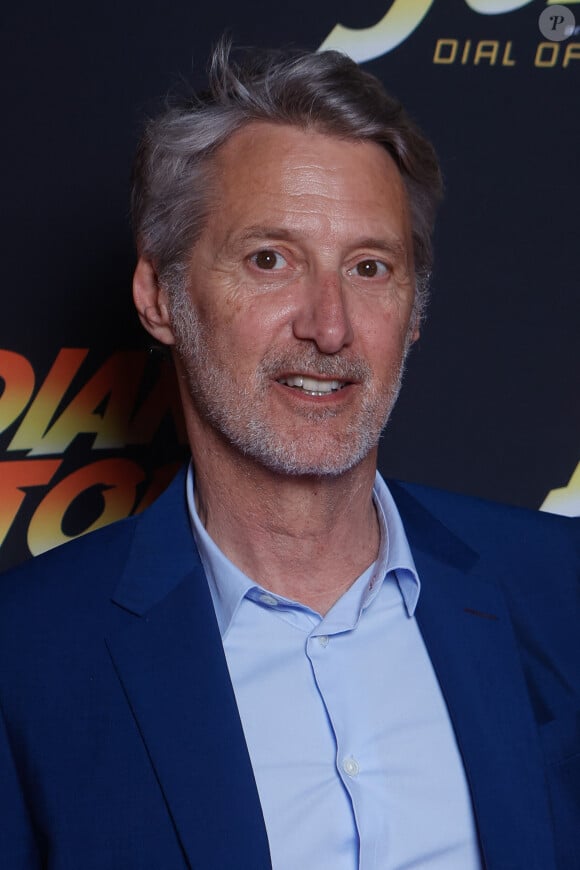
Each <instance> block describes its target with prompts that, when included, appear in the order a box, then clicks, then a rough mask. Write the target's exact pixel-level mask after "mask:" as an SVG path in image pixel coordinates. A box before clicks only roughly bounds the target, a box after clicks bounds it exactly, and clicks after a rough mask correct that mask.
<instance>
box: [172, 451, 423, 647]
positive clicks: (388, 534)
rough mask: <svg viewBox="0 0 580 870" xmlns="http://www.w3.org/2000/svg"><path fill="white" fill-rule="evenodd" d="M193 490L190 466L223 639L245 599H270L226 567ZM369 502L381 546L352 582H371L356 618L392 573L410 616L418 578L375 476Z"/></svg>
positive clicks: (190, 498) (196, 522) (200, 542)
mask: <svg viewBox="0 0 580 870" xmlns="http://www.w3.org/2000/svg"><path fill="white" fill-rule="evenodd" d="M194 486H195V484H194V473H193V464H192V463H191V464H190V466H189V470H188V473H187V483H186V492H187V505H188V509H189V517H190V521H191V529H192V532H193V537H194V539H195V543H196V544H197V548H198V550H199V555H200V558H201V561H202V564H203V567H204V570H205V573H206V577H207V580H208V585H209V589H210V593H211V597H212V601H213V605H214V609H215V612H216V617H217V621H218V626H219V630H220V634H221V636H222V639H223V638H224V636H225V634H226V632H227V630H228V628H229V626H230V625H231V622H232V620H233V619H234V617H235V615H236V612H237V610H238V608H239V606H240V604H241V602H242V600H243V599H244V598H245V597H248V596H249V597H252V598H255V597H256V596H257V597H259V596H260V595H264V594H265V595H269V594H270V593H268V591H267V590H265V589H263V588H262V587H261V586H259V585H258V584H257V583H255V582H254V581H253V580H251V579H250V578H249V577H248V576H247V575H246V574H244V573H243V571H241V570H240V569H239V568H237V567H236V566H235V565H234V564H233V563H232V562H230V560H229V559H228V558H227V556H226V555H225V554H224V553H223V552H222V551H221V550H220V548H219V547H218V546H217V544H216V543H215V541H214V540H213V539H212V538H211V537H210V536H209V535H208V533H207V532H206V530H205V528H204V525H203V523H202V521H201V519H200V518H199V514H198V512H197V508H196V506H195V498H194ZM373 500H374V503H375V508H376V511H377V517H378V520H379V526H380V533H381V543H380V548H379V554H378V557H377V560H376V562H375V563H374V564H373V565H371V566H370V567H369V568H367V570H366V571H365V572H364V573H363V574H362V575H361V577H360V578H358V579H357V580H356V581H355V583H358V581H359V580H362V578H363V577H365V578H366V577H368V578H369V579H368V583H367V584H366V589H365V591H364V593H363V595H362V597H361V604H360V612H361V613H362V611H363V610H364V609H365V608H366V607H368V606H369V604H370V603H371V602H372V600H373V599H374V598H375V596H376V595H377V594H378V591H379V589H380V588H381V586H382V583H383V581H384V579H385V577H386V576H387V575H388V574H390V573H391V572H392V573H393V574H394V576H395V578H396V581H397V583H398V586H399V589H400V592H401V595H402V598H403V601H404V603H405V607H406V610H407V614H408V616H413V614H414V612H415V608H416V606H417V601H418V599H419V592H420V582H419V577H418V575H417V570H416V568H415V563H414V561H413V556H412V554H411V549H410V547H409V543H408V541H407V536H406V534H405V529H404V527H403V522H402V520H401V517H400V514H399V511H398V510H397V507H396V505H395V502H394V500H393V497H392V495H391V493H390V492H389V488H388V486H387V484H386V483H385V481H384V480H383V478H382V477H381V475H380V474H379V473H378V472H377V474H376V478H375V484H374V487H373ZM353 585H354V584H353ZM351 588H352V587H351ZM250 593H251V594H250ZM249 594H250V595H249ZM345 594H348V593H345ZM278 597H280V596H278Z"/></svg>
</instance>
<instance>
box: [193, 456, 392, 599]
mask: <svg viewBox="0 0 580 870" xmlns="http://www.w3.org/2000/svg"><path fill="white" fill-rule="evenodd" d="M196 443H197V444H199V443H200V442H196V440H195V439H192V453H193V460H194V466H195V469H196V487H195V489H196V506H197V510H198V513H199V516H200V519H201V521H202V522H203V524H204V526H205V528H206V529H207V532H208V534H209V535H210V536H211V537H212V539H213V540H214V541H215V542H216V544H217V545H218V546H219V547H220V549H221V550H222V551H223V552H224V553H225V555H226V556H227V557H228V558H229V559H230V561H232V562H233V563H234V564H235V565H237V566H238V567H239V568H240V569H241V570H242V571H243V572H244V573H245V574H247V575H248V576H249V577H251V578H252V579H253V580H254V581H255V582H257V583H259V584H260V585H262V586H264V587H265V588H267V589H269V590H270V591H272V592H275V593H277V594H279V595H283V596H284V597H287V598H291V599H293V600H296V601H299V602H301V603H302V604H305V605H307V606H309V607H311V608H312V609H313V610H316V611H318V612H319V613H326V612H327V610H328V609H329V608H330V607H331V606H332V605H333V604H334V602H335V601H336V600H337V599H338V598H339V597H340V596H341V595H342V594H343V592H345V591H346V589H348V587H349V586H350V585H351V584H352V583H353V582H354V580H356V578H357V577H358V576H359V575H360V574H361V573H362V572H363V571H364V570H365V569H366V568H367V567H368V566H369V565H370V564H371V563H372V562H373V561H374V560H375V559H376V557H377V553H378V548H379V539H380V533H379V525H378V520H377V517H376V512H375V509H374V505H373V501H372V487H373V482H374V475H375V467H376V453H375V454H372V455H370V456H369V457H367V458H366V459H365V460H364V461H363V462H362V463H360V464H359V465H358V466H356V467H355V468H353V469H351V470H350V471H348V472H346V473H345V474H342V475H338V476H334V477H330V476H324V477H313V476H290V475H285V474H278V473H275V472H272V471H271V470H269V469H267V468H265V467H264V466H262V465H260V464H259V463H257V462H255V461H254V460H250V459H247V458H244V457H240V456H239V454H236V455H235V457H234V456H233V455H228V453H229V452H230V451H228V450H227V449H224V448H223V446H222V447H221V449H218V450H216V449H209V450H208V449H207V445H204V448H205V449H203V450H199V449H196ZM214 447H215V445H214Z"/></svg>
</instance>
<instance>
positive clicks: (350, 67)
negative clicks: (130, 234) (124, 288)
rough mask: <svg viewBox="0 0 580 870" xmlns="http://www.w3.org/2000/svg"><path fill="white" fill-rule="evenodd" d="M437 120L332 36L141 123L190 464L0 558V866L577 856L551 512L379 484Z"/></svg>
mask: <svg viewBox="0 0 580 870" xmlns="http://www.w3.org/2000/svg"><path fill="white" fill-rule="evenodd" d="M439 193H440V181H439V172H438V169H437V163H436V160H435V157H434V154H433V151H432V149H431V146H430V145H429V144H428V143H427V142H426V140H425V139H424V138H423V136H422V135H421V134H420V133H419V132H418V130H417V129H416V128H415V127H414V126H413V125H412V124H411V123H410V122H409V120H408V119H407V118H406V116H405V115H404V113H403V112H402V110H401V108H400V107H399V106H398V105H397V104H396V103H395V102H394V101H393V100H392V99H391V98H390V97H388V96H387V95H386V94H385V93H384V91H383V89H382V86H381V85H380V84H379V83H378V82H377V81H376V80H375V79H374V78H372V77H371V76H369V75H368V74H366V73H365V72H363V71H362V70H360V69H359V68H358V67H357V66H356V65H355V64H354V63H352V62H351V61H349V60H348V59H346V58H344V57H342V56H340V55H336V54H334V53H326V54H318V55H310V54H299V53H297V54H291V55H276V54H266V55H260V56H256V55H254V56H253V57H251V59H249V60H246V62H245V65H243V66H242V67H238V66H237V65H236V64H235V63H233V62H232V61H231V60H230V59H229V57H228V52H227V49H226V48H224V46H223V45H222V46H220V47H219V48H218V50H217V51H216V53H215V55H214V58H213V61H212V67H211V75H210V91H209V92H208V93H207V94H204V95H202V96H200V97H199V98H196V99H194V100H192V101H191V102H190V103H189V104H184V105H181V106H178V107H176V108H174V109H172V110H170V111H169V112H167V113H166V114H165V115H164V116H162V117H161V118H159V119H158V120H157V121H154V122H152V123H151V124H150V125H149V127H148V129H147V131H146V134H145V137H144V139H143V142H142V144H141V147H140V151H139V155H138V160H137V166H136V173H135V190H134V199H133V205H134V216H135V227H136V237H137V246H138V252H139V261H138V265H137V268H136V272H135V281H134V296H135V302H136V306H137V310H138V312H139V316H140V318H141V320H142V322H143V324H144V326H145V328H146V329H147V330H148V331H149V332H150V333H151V335H152V336H153V337H154V338H155V339H156V340H157V341H159V342H161V343H162V344H165V345H168V346H169V347H171V348H172V350H173V355H174V359H175V365H176V369H177V374H178V378H179V385H180V390H181V397H182V402H183V409H184V414H185V420H186V425H187V431H188V434H189V440H190V444H191V451H192V465H191V467H190V469H189V472H188V474H187V480H186V479H185V475H182V476H179V477H178V478H177V480H176V481H175V482H174V483H173V484H172V486H171V487H170V489H169V490H168V491H167V492H166V493H165V494H164V495H163V496H162V498H161V499H160V500H159V502H158V503H157V504H156V505H154V506H153V507H152V508H151V509H150V510H149V511H147V512H145V514H143V515H142V516H139V517H135V518H132V519H129V520H127V521H125V522H124V523H121V524H118V525H115V526H112V527H109V528H106V529H104V530H102V531H101V532H98V533H96V534H94V535H90V536H87V537H86V538H84V539H82V540H80V541H78V542H75V543H74V544H71V545H70V546H68V547H66V548H64V549H61V550H57V551H53V552H52V553H51V554H48V555H47V556H46V557H43V558H41V559H38V560H35V561H34V562H33V563H32V564H30V565H27V566H25V567H24V568H23V569H21V570H20V571H17V572H14V573H13V574H11V575H10V576H8V577H7V578H5V580H4V583H3V589H2V607H1V612H2V617H1V619H2V625H1V627H0V629H1V634H0V637H1V638H2V640H1V643H0V702H1V704H2V714H3V720H2V722H3V728H4V729H5V734H4V736H3V739H2V740H1V741H0V752H1V753H2V755H0V759H1V763H2V777H1V782H0V790H1V791H0V794H1V795H2V813H3V824H2V831H1V833H0V856H1V857H2V866H6V867H7V868H11V870H12V868H14V870H19V868H29V867H30V868H32V867H51V868H59V870H60V868H75V870H77V868H83V870H84V868H99V870H103V868H140V870H141V868H163V870H165V868H174V867H196V868H204V870H206V868H251V870H261V868H266V867H270V866H273V867H274V868H284V870H297V868H300V867H303V868H313V870H314V868H316V870H318V868H332V870H354V868H359V867H360V868H364V870H371V868H376V870H378V868H399V870H401V868H409V867H421V868H432V870H435V868H438V870H453V868H461V870H470V868H479V867H487V868H526V870H530V868H537V870H549V868H554V867H566V868H571V867H575V866H580V863H579V860H580V859H579V855H580V845H579V843H580V841H579V835H578V830H579V824H578V822H579V820H580V815H579V789H580V785H579V782H580V779H579V772H580V754H579V752H580V750H579V744H578V739H577V737H578V732H577V727H576V723H577V722H578V719H577V718H576V716H577V711H578V698H579V693H580V676H579V675H580V662H579V653H578V643H577V625H578V615H579V614H578V597H577V580H578V575H577V566H578V554H577V550H575V549H574V541H573V537H572V528H571V525H570V523H569V522H567V521H565V520H560V519H558V518H551V517H545V516H540V515H536V514H534V513H531V512H526V511H519V510H515V509H508V508H501V507H498V506H493V505H488V504H486V503H481V502H477V501H474V500H470V499H461V498H458V497H455V496H451V495H446V494H443V493H437V492H433V491H429V490H424V489H421V488H419V487H413V486H405V485H394V484H393V485H392V486H391V487H390V488H387V486H386V484H385V483H384V482H383V481H382V480H381V478H380V477H378V476H377V475H376V460H377V443H378V439H379V436H380V432H381V430H382V428H383V426H384V425H385V423H386V421H387V419H388V416H389V413H390V410H391V408H392V406H393V403H394V401H395V399H396V396H397V392H398V389H399V386H400V382H401V375H402V369H403V364H404V359H405V355H406V353H407V351H408V350H409V348H410V347H411V345H412V344H413V342H414V341H415V340H416V339H417V337H418V335H419V329H420V324H421V317H422V313H423V306H424V300H425V293H426V288H427V279H428V273H429V265H430V241H429V239H430V232H431V227H432V222H433V214H434V209H435V205H436V202H437V200H438V197H439Z"/></svg>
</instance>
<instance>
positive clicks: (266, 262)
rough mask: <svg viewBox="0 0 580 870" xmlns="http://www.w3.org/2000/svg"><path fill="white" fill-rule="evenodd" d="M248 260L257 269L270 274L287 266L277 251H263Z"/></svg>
mask: <svg viewBox="0 0 580 870" xmlns="http://www.w3.org/2000/svg"><path fill="white" fill-rule="evenodd" d="M250 260H251V262H252V263H254V265H255V266H257V267H258V269H264V270H269V271H272V272H275V271H277V270H278V269H283V268H284V266H286V265H287V263H286V260H285V259H284V257H283V256H282V254H279V253H278V252H277V251H272V250H271V249H270V248H268V249H266V250H264V251H258V253H257V254H254V255H253V256H252V257H250Z"/></svg>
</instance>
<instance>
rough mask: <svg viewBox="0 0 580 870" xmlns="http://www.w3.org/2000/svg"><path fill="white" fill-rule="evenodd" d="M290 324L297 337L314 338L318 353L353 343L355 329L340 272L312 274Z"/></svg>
mask: <svg viewBox="0 0 580 870" xmlns="http://www.w3.org/2000/svg"><path fill="white" fill-rule="evenodd" d="M293 328H294V335H295V336H296V338H300V339H302V340H303V341H313V342H314V343H315V344H316V346H317V347H318V350H319V351H320V352H321V353H327V354H333V353H338V352H339V351H340V350H342V348H343V347H346V346H347V345H349V344H351V343H352V340H353V337H354V333H353V328H352V323H351V320H350V317H349V312H348V309H347V305H346V300H345V296H344V290H343V286H342V280H341V276H340V274H338V273H336V272H326V273H325V274H324V275H313V276H312V279H311V280H309V281H308V283H307V285H306V287H305V288H304V295H303V297H302V300H301V305H300V308H299V310H298V311H297V313H296V316H295V318H294V324H293Z"/></svg>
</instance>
